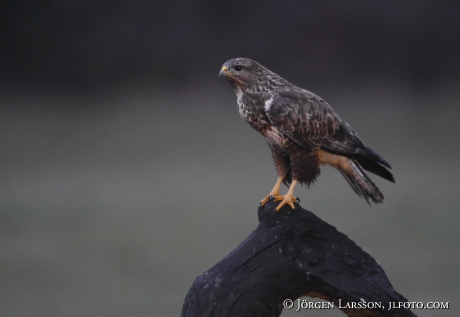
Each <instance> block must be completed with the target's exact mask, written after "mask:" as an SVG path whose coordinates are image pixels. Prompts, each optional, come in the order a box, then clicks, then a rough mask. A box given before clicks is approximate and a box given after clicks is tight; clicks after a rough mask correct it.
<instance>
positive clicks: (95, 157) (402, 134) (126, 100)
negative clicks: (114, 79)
mask: <svg viewBox="0 0 460 317" xmlns="http://www.w3.org/2000/svg"><path fill="white" fill-rule="evenodd" d="M452 88H453V85H452V86H446V87H444V88H439V89H435V90H430V91H414V90H412V89H410V88H407V87H398V85H387V84H379V85H376V84H375V85H369V86H367V87H347V88H346V89H345V88H343V89H335V90H334V89H332V90H331V89H327V88H324V89H319V90H314V92H316V93H318V94H319V95H320V96H322V97H323V98H325V99H326V100H327V101H328V102H329V103H330V104H331V105H332V107H333V108H334V109H335V110H336V111H337V112H338V113H339V114H340V115H341V116H342V117H343V118H344V119H346V120H347V121H348V122H349V123H350V124H351V125H352V126H353V127H354V129H355V130H357V131H358V132H359V134H360V135H361V137H362V139H363V140H364V141H365V142H366V143H368V144H369V145H371V147H373V148H374V149H375V150H376V151H377V152H379V153H380V154H382V155H383V156H384V157H385V158H386V159H387V160H388V161H389V162H390V163H391V164H392V166H393V172H394V174H395V177H396V184H391V183H388V182H386V181H384V180H381V179H378V177H373V179H374V180H375V182H376V183H377V184H378V186H379V187H380V189H381V190H382V191H383V193H384V194H385V196H386V202H385V204H384V205H381V206H373V207H372V208H369V207H368V206H367V204H366V203H365V201H364V200H361V199H359V198H358V197H357V196H356V195H355V194H354V193H353V191H352V190H351V189H350V188H349V187H348V185H347V184H346V182H345V181H344V180H343V179H342V177H341V175H340V174H339V173H337V172H336V171H333V170H332V169H330V168H325V169H323V173H322V176H321V177H320V178H319V181H318V182H317V183H316V184H315V185H314V186H313V187H312V188H311V190H309V191H308V190H306V189H302V188H301V187H298V188H297V190H296V194H297V195H298V196H299V197H300V199H301V205H302V206H303V207H304V208H307V209H309V210H312V211H313V212H315V213H316V214H317V215H318V216H320V217H321V218H322V219H324V220H326V221H328V222H329V223H331V224H333V225H334V226H336V227H337V228H338V229H339V230H340V231H342V232H344V233H345V234H347V235H348V236H349V237H350V238H352V239H353V240H355V241H356V242H357V243H358V244H359V245H360V246H362V247H363V248H364V250H366V251H367V252H369V253H370V254H372V255H373V256H374V257H375V258H376V259H377V261H378V262H379V263H380V264H381V265H382V267H383V268H384V270H385V271H386V273H387V275H388V277H389V278H390V280H391V282H392V284H393V286H394V287H395V289H396V290H397V291H399V292H400V293H402V294H403V295H404V296H406V297H407V298H408V299H409V300H410V301H422V302H428V301H443V302H446V301H447V302H450V305H451V309H450V310H444V311H425V310H423V311H414V312H415V313H416V314H417V315H418V316H457V315H458V314H459V313H460V310H459V309H458V303H457V302H456V300H458V298H460V273H459V270H458V268H459V267H460V253H459V252H458V250H459V247H460V233H459V230H458V227H459V223H460V213H459V209H460V197H459V192H460V191H459V184H458V182H459V175H460V164H459V157H460V146H459V144H460V133H459V131H458V123H457V122H458V117H459V116H460V107H459V103H460V93H459V92H458V89H457V92H456V93H454V89H452ZM311 89H312V90H313V88H311ZM209 91H212V93H211V94H210V93H209ZM0 102H1V107H2V108H1V116H0V132H1V133H0V146H1V152H0V315H1V316H8V317H19V316H21V317H22V316H24V317H26V316H46V317H53V316H67V317H74V316H111V317H116V316H179V315H180V311H181V308H182V303H183V300H184V297H185V295H186V293H187V291H188V289H189V287H190V286H191V284H192V282H193V280H194V278H195V277H196V276H198V275H199V274H201V273H202V272H203V271H205V270H206V269H208V268H209V267H211V266H212V265H213V264H214V263H216V262H217V261H219V260H220V259H221V258H222V257H224V256H225V255H226V254H228V253H229V252H230V251H231V250H233V249H234V248H235V247H236V246H237V245H238V244H239V243H240V242H241V241H242V240H243V239H244V238H245V237H246V236H247V235H248V234H249V233H250V232H251V231H252V230H253V229H254V228H255V227H256V226H257V205H258V202H259V200H260V199H261V198H263V197H264V195H266V194H267V193H268V192H269V190H270V189H271V188H272V186H273V184H274V182H275V180H276V173H275V170H274V167H273V164H272V161H271V156H270V153H269V150H268V147H267V145H266V144H265V141H264V140H263V139H262V138H261V137H260V136H258V135H257V134H256V133H255V132H254V131H252V130H251V129H250V128H249V127H248V126H246V124H245V123H244V122H243V121H242V120H241V119H240V117H239V115H238V112H237V110H236V101H235V96H234V94H233V92H232V91H231V88H230V87H229V86H228V85H227V84H226V83H221V82H218V83H216V85H215V86H212V87H199V88H198V87H185V88H183V89H181V90H180V91H172V90H167V89H166V90H162V91H159V90H153V91H152V90H149V89H148V88H146V89H136V90H135V89H123V90H120V91H117V92H107V93H101V94H98V95H95V96H63V95H27V96H24V95H10V96H3V97H2V99H1V100H0ZM284 190H286V188H284ZM282 316H343V315H342V314H341V313H340V311H338V310H334V311H329V310H328V311H307V312H299V313H295V312H292V311H291V312H284V313H283V314H282Z"/></svg>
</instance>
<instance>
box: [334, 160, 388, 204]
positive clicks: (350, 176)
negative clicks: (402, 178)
mask: <svg viewBox="0 0 460 317" xmlns="http://www.w3.org/2000/svg"><path fill="white" fill-rule="evenodd" d="M337 169H338V170H339V172H340V173H341V174H342V175H343V177H344V178H345V179H346V180H347V182H348V184H350V186H351V188H353V190H354V191H355V193H356V194H358V196H359V197H362V198H364V199H365V200H366V201H367V203H368V204H369V205H370V200H372V201H373V202H374V203H376V204H380V203H383V199H384V197H383V194H382V192H381V191H380V189H379V188H378V187H377V186H376V185H375V184H374V183H373V182H372V181H371V179H370V178H369V177H368V176H367V175H366V173H364V170H363V168H362V167H361V165H359V163H358V162H357V161H355V160H352V159H348V164H345V166H338V167H337ZM388 173H389V172H388ZM390 175H391V173H390ZM379 176H380V175H379ZM393 181H394V180H393Z"/></svg>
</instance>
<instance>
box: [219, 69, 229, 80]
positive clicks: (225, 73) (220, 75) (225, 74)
mask: <svg viewBox="0 0 460 317" xmlns="http://www.w3.org/2000/svg"><path fill="white" fill-rule="evenodd" d="M227 75H228V69H227V66H224V67H222V69H221V70H220V72H219V78H222V77H225V76H227Z"/></svg>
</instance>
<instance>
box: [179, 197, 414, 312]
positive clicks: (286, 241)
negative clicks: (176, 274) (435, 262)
mask: <svg viewBox="0 0 460 317" xmlns="http://www.w3.org/2000/svg"><path fill="white" fill-rule="evenodd" d="M277 205H278V203H276V202H273V201H272V200H271V201H270V202H268V203H266V204H265V206H263V207H259V211H258V215H259V226H258V227H257V229H256V230H255V231H254V232H252V233H251V234H250V235H249V237H247V238H246V239H245V240H244V241H243V242H242V243H241V244H240V245H239V246H238V247H237V248H236V249H235V250H234V251H232V252H231V253H230V254H229V255H227V256H226V257H225V258H224V259H223V260H222V261H220V262H219V263H217V264H216V265H214V266H213V267H212V268H211V269H209V270H208V271H207V272H204V273H203V274H202V275H200V276H198V277H197V278H196V280H195V282H194V283H193V285H192V288H191V289H190V290H189V292H188V294H187V296H186V298H185V302H184V306H183V308H182V317H204V316H206V317H223V316H238V317H243V316H264V317H270V316H279V315H280V314H281V312H282V310H283V309H284V308H283V301H284V300H285V299H292V300H293V301H295V299H297V298H299V297H302V296H309V297H318V298H322V299H325V300H328V301H330V302H333V303H334V304H335V305H336V306H337V307H338V308H339V309H341V310H342V311H343V312H344V313H345V314H347V315H348V316H394V317H396V316H415V314H413V313H412V312H411V311H410V310H408V309H391V310H388V307H389V305H390V302H406V301H407V300H406V299H405V298H404V297H403V296H402V295H400V294H399V293H397V292H396V291H395V290H394V289H393V287H392V286H391V283H390V281H389V280H388V278H387V276H386V275H385V272H384V271H383V270H382V268H381V267H380V265H379V264H378V263H377V262H376V261H375V260H374V259H373V258H372V257H371V256H370V255H369V254H367V253H366V252H364V251H363V250H362V249H361V248H360V247H359V246H357V245H356V243H354V242H353V241H351V240H350V239H349V238H348V237H347V236H346V235H344V234H343V233H340V232H338V231H337V229H336V228H335V227H333V226H331V225H329V224H328V223H326V222H324V221H322V220H321V219H319V218H318V217H317V216H315V215H314V214H313V213H311V212H310V211H307V210H305V209H302V208H301V207H300V206H299V205H298V204H296V209H295V210H291V209H290V207H289V206H285V207H283V208H282V209H281V210H280V212H275V207H276V206H277ZM353 303H354V304H359V303H361V305H362V304H364V303H367V305H371V304H372V305H374V304H373V303H381V304H382V306H383V307H384V308H383V309H382V308H380V309H368V308H363V307H360V308H353V306H352V305H353ZM356 307H358V306H356ZM293 309H297V305H295V306H294V308H293ZM325 313H326V312H325Z"/></svg>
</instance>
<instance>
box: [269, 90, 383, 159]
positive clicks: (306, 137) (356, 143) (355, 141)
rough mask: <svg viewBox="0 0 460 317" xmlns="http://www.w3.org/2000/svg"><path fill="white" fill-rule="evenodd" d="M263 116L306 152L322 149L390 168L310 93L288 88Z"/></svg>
mask: <svg viewBox="0 0 460 317" xmlns="http://www.w3.org/2000/svg"><path fill="white" fill-rule="evenodd" d="M266 113H267V116H268V118H269V119H270V121H271V123H272V124H273V125H274V126H276V127H277V128H278V129H279V130H280V131H281V132H282V133H284V134H285V135H286V136H288V137H289V138H290V139H291V140H293V141H294V142H296V143H297V144H299V145H300V146H302V147H304V148H306V149H308V150H315V149H325V150H327V151H329V152H332V153H335V154H339V155H343V156H347V157H350V158H355V159H370V160H371V161H375V162H377V163H379V164H382V165H385V166H387V167H390V164H389V163H388V162H387V161H386V160H385V159H384V158H383V157H381V156H380V155H378V154H377V153H376V152H375V151H373V150H372V149H371V148H370V147H368V146H366V145H365V144H364V143H363V142H362V141H361V139H360V138H359V137H358V134H357V133H356V132H355V131H354V130H353V129H352V128H351V127H350V125H349V124H348V123H347V122H345V120H343V119H342V118H340V117H339V115H337V114H336V113H335V111H334V110H333V109H332V108H331V107H330V106H329V104H328V103H327V102H325V101H324V100H323V99H321V98H320V97H318V96H317V95H315V94H313V93H311V92H309V91H306V90H304V89H301V88H297V87H291V88H290V89H288V90H285V91H281V92H279V96H278V97H277V98H275V99H274V100H273V102H272V103H271V106H270V108H269V109H266Z"/></svg>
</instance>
